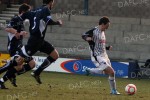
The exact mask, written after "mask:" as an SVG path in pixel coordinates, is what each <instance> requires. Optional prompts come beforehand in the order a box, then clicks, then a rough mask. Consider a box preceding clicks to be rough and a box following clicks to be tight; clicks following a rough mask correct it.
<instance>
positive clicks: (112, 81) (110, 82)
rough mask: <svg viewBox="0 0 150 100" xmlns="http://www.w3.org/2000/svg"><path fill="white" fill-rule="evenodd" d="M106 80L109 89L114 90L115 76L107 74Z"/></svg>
mask: <svg viewBox="0 0 150 100" xmlns="http://www.w3.org/2000/svg"><path fill="white" fill-rule="evenodd" d="M108 81H109V84H110V88H111V90H113V89H115V90H116V81H115V77H111V76H109V78H108Z"/></svg>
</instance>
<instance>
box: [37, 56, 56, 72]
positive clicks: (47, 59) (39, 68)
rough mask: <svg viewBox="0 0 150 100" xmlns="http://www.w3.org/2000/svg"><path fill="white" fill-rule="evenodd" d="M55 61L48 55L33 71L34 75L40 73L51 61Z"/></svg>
mask: <svg viewBox="0 0 150 100" xmlns="http://www.w3.org/2000/svg"><path fill="white" fill-rule="evenodd" d="M54 61H56V60H55V59H53V58H52V57H51V56H48V57H47V58H46V59H45V60H44V62H43V63H42V64H41V65H40V66H39V67H38V68H37V69H36V70H35V71H34V73H35V74H36V75H40V73H41V72H42V71H43V70H44V69H45V68H47V67H48V66H49V65H50V64H51V63H52V62H54Z"/></svg>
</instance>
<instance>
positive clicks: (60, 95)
mask: <svg viewBox="0 0 150 100" xmlns="http://www.w3.org/2000/svg"><path fill="white" fill-rule="evenodd" d="M1 76H2V75H1ZM41 79H42V82H43V84H41V85H38V84H37V83H36V81H35V80H34V78H33V77H31V76H30V72H28V73H26V74H24V75H21V76H18V77H17V84H18V87H13V86H12V85H11V84H10V82H9V81H8V82H6V84H5V85H6V86H7V87H8V88H9V89H8V90H0V100H149V98H150V80H149V79H147V80H146V79H141V80H138V79H122V78H116V81H117V88H118V91H119V92H120V93H121V95H118V96H117V95H111V94H109V93H110V88H109V83H108V79H107V77H100V76H84V75H75V74H64V73H54V72H43V73H42V74H41ZM129 83H132V84H135V85H136V86H137V93H136V94H135V95H127V94H126V93H125V91H124V88H125V86H126V85H127V84H129Z"/></svg>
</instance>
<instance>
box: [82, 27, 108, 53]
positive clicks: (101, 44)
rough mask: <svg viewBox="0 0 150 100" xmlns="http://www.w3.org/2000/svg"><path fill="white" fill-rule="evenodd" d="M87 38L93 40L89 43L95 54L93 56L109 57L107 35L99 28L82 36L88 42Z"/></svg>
mask: <svg viewBox="0 0 150 100" xmlns="http://www.w3.org/2000/svg"><path fill="white" fill-rule="evenodd" d="M87 37H91V38H92V41H89V42H88V43H89V45H90V48H91V50H92V52H93V56H99V55H107V54H106V37H105V33H104V31H101V30H100V29H99V26H97V27H95V28H93V29H91V30H89V31H88V32H86V33H84V34H83V35H82V38H83V39H84V40H86V38H87Z"/></svg>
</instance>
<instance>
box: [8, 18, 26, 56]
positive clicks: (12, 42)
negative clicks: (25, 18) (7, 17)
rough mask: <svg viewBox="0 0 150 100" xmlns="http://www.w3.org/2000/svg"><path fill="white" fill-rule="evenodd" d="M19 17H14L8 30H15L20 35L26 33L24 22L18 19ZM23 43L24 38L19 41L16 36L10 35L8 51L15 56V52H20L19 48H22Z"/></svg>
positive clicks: (21, 37)
mask: <svg viewBox="0 0 150 100" xmlns="http://www.w3.org/2000/svg"><path fill="white" fill-rule="evenodd" d="M18 17H19V16H15V17H13V18H12V19H11V21H10V22H9V24H8V26H7V28H14V29H16V30H18V32H19V33H20V32H21V31H24V25H23V22H22V20H20V19H18ZM22 41H23V36H20V38H19V39H17V38H16V37H15V34H12V33H8V50H9V53H10V55H11V56H13V55H14V54H15V52H17V51H18V49H19V47H20V46H22ZM12 52H13V53H12Z"/></svg>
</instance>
